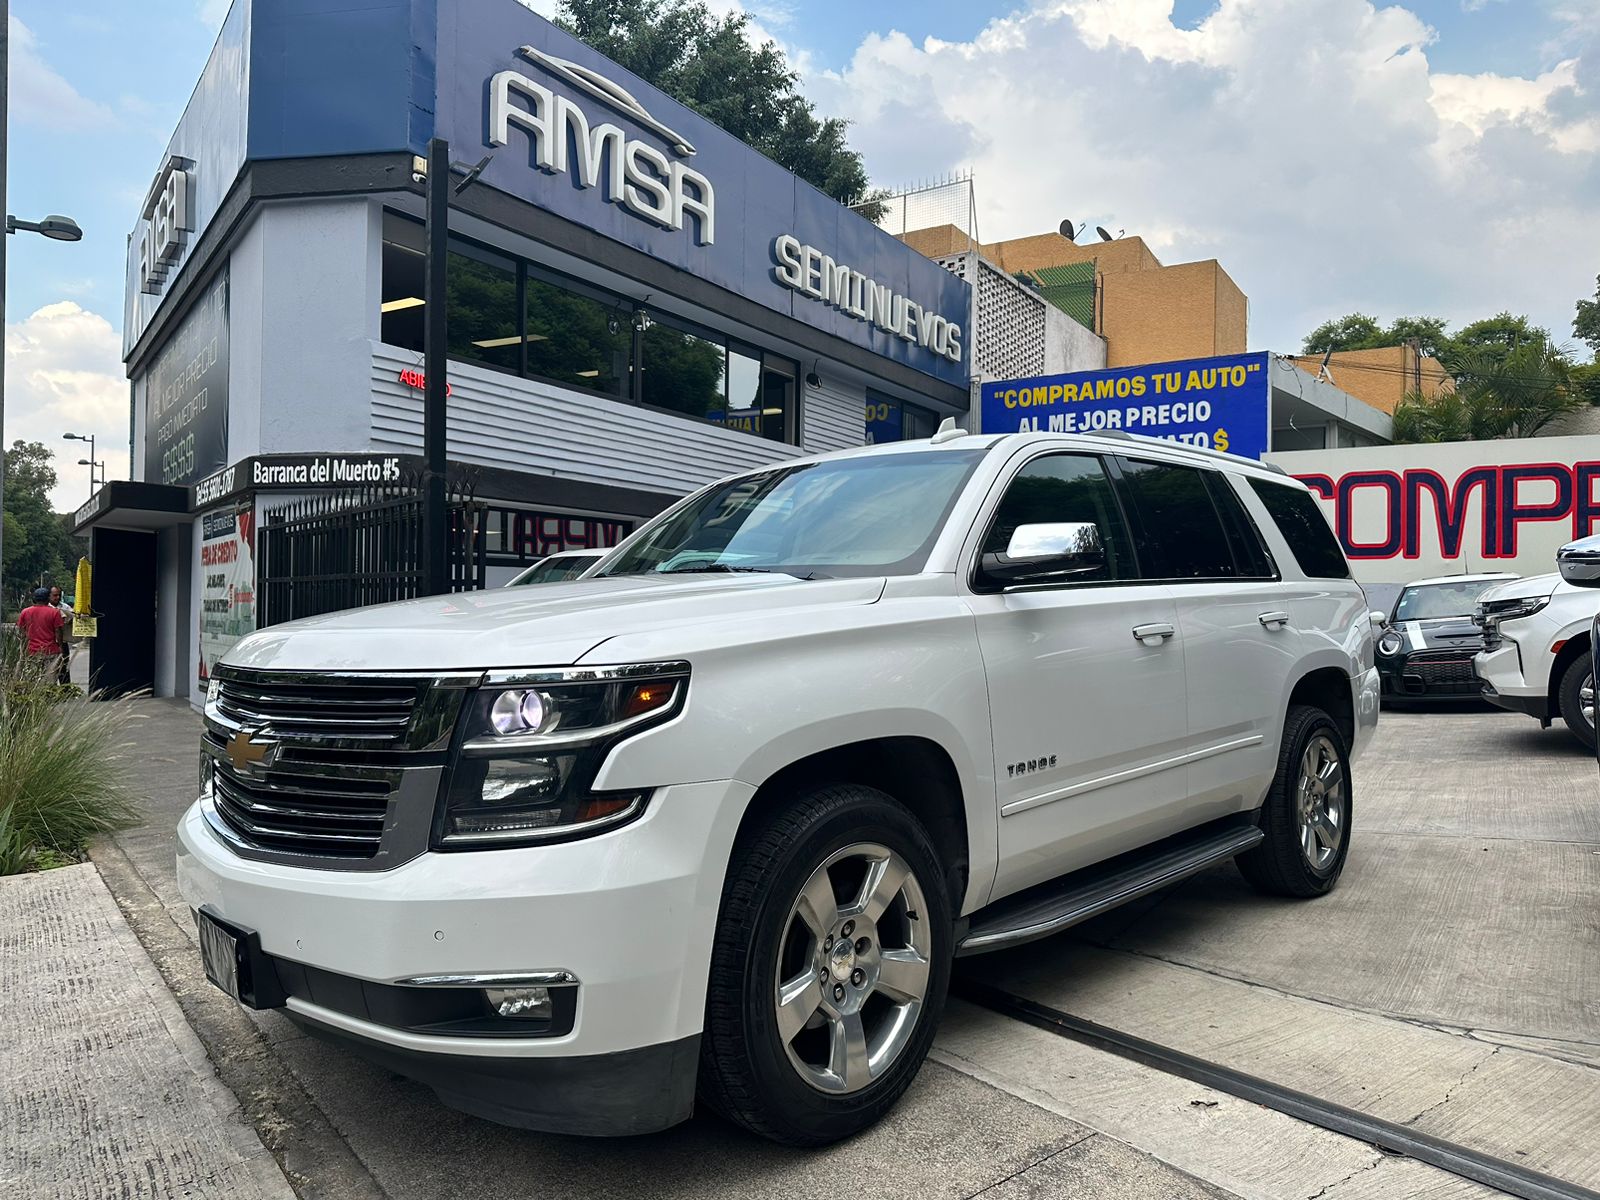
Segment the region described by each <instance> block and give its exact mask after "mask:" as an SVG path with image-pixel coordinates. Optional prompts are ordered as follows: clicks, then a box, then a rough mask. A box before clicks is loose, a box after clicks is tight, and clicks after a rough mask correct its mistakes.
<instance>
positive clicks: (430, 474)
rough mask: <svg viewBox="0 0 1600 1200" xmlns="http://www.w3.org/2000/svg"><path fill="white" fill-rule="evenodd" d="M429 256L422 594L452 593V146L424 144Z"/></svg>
mask: <svg viewBox="0 0 1600 1200" xmlns="http://www.w3.org/2000/svg"><path fill="white" fill-rule="evenodd" d="M425 237H426V239H427V253H426V258H425V263H424V278H423V283H422V299H423V302H424V308H423V313H424V318H423V327H422V328H423V333H422V360H423V365H422V369H423V375H424V383H423V389H422V460H423V469H422V562H423V572H422V583H423V587H422V590H423V594H424V595H428V596H438V595H442V594H443V593H445V592H448V591H449V590H450V571H449V538H450V530H449V514H448V513H447V511H446V507H445V504H446V495H445V471H446V465H445V429H446V421H445V395H446V391H447V389H448V387H449V379H448V377H447V375H446V367H445V346H446V338H447V337H448V330H447V327H446V324H445V302H446V290H445V269H446V264H447V261H448V255H449V245H450V241H449V239H450V144H449V143H448V142H446V141H445V140H444V139H443V138H433V139H431V140H430V141H429V142H428V184H427V225H426V230H425Z"/></svg>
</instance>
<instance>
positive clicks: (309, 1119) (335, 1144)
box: [90, 838, 385, 1200]
mask: <svg viewBox="0 0 1600 1200" xmlns="http://www.w3.org/2000/svg"><path fill="white" fill-rule="evenodd" d="M90 857H91V859H92V861H93V862H94V865H95V869H96V870H98V871H99V872H100V878H101V879H102V880H104V881H105V885H106V888H107V889H108V890H109V891H110V892H111V896H112V899H114V900H115V901H116V904H117V907H118V908H119V909H121V910H122V914H123V916H124V917H126V918H127V921H128V924H129V926H130V927H131V928H132V929H133V932H134V935H135V936H136V937H137V938H138V939H139V942H140V944H141V945H142V946H143V947H144V950H145V953H146V954H148V955H149V956H150V961H151V962H153V963H154V964H155V967H156V970H157V971H158V972H160V975H161V978H162V980H163V981H164V982H165V983H166V986H167V988H168V989H169V990H170V991H171V992H172V995H173V997H174V998H175V999H176V1000H177V1002H178V1007H179V1008H180V1009H182V1011H183V1015H184V1018H185V1019H186V1020H187V1021H188V1022H189V1025H190V1028H192V1029H193V1030H194V1032H195V1035H196V1036H197V1037H198V1038H199V1039H200V1043H201V1045H203V1046H204V1047H205V1051H206V1054H207V1056H208V1057H209V1058H210V1060H211V1065H212V1067H213V1068H214V1069H215V1070H216V1073H217V1076H218V1078H220V1079H221V1080H222V1082H223V1084H225V1085H226V1086H227V1088H228V1090H229V1091H231V1092H232V1093H233V1094H234V1096H235V1098H236V1099H237V1100H238V1103H239V1108H240V1111H241V1112H243V1113H244V1116H245V1118H246V1120H248V1121H249V1122H250V1124H251V1126H252V1127H253V1128H254V1129H255V1131H256V1135H257V1136H258V1137H260V1139H261V1143H262V1145H264V1146H265V1147H266V1148H267V1150H268V1151H269V1152H270V1153H271V1154H272V1157H273V1159H274V1160H275V1161H276V1162H277V1164H278V1166H279V1168H280V1169H281V1170H282V1171H283V1175H284V1178H285V1179H287V1180H288V1181H289V1186H290V1187H291V1188H293V1189H294V1193H295V1195H296V1196H298V1197H299V1198H300V1200H385V1196H384V1191H383V1189H382V1188H381V1187H379V1186H378V1183H377V1181H376V1180H375V1179H374V1178H373V1177H372V1174H371V1173H370V1172H369V1171H368V1170H367V1168H366V1166H365V1165H364V1164H363V1163H362V1162H361V1160H360V1159H359V1158H358V1157H357V1156H356V1153H355V1151H353V1150H352V1149H351V1148H350V1145H349V1143H347V1142H346V1141H345V1139H344V1137H343V1136H342V1135H341V1134H340V1133H339V1131H338V1130H337V1129H335V1128H334V1126H333V1124H332V1122H330V1121H329V1120H328V1118H327V1115H326V1114H325V1113H323V1111H322V1109H321V1108H319V1107H318V1106H317V1104H316V1102H315V1101H314V1100H312V1099H311V1097H310V1095H309V1094H308V1093H307V1092H306V1090H305V1089H304V1088H303V1087H302V1086H301V1085H300V1081H299V1080H298V1079H297V1078H295V1076H294V1073H293V1072H292V1071H290V1070H289V1067H288V1066H287V1064H285V1063H284V1062H283V1060H282V1059H280V1058H279V1057H278V1055H277V1053H276V1052H275V1051H274V1050H273V1048H272V1046H271V1044H270V1043H269V1042H268V1041H267V1038H266V1036H265V1034H263V1033H262V1031H261V1030H260V1029H259V1028H258V1027H257V1026H256V1024H255V1022H254V1021H252V1020H251V1019H250V1017H249V1016H248V1015H247V1014H246V1012H245V1010H244V1009H242V1008H240V1007H239V1006H238V1005H237V1004H235V1003H233V1002H232V1001H231V1000H229V999H228V998H227V997H226V996H224V995H223V994H222V993H221V992H219V991H217V989H216V988H214V987H212V986H211V983H210V982H209V981H208V980H207V979H206V977H205V972H204V971H203V970H202V969H201V966H200V954H199V952H198V950H197V949H196V946H195V943H194V940H193V938H192V937H191V936H190V935H189V934H188V933H186V932H185V931H184V930H183V928H182V927H181V926H179V925H178V923H177V921H176V920H174V918H173V916H172V914H171V913H170V912H169V911H168V910H167V908H166V907H165V906H164V905H163V904H162V903H161V900H160V898H159V897H158V896H157V895H156V893H155V892H154V891H153V890H152V889H151V888H150V886H149V884H147V883H146V882H145V881H144V877H143V876H141V875H140V874H139V872H138V869H137V868H136V867H135V866H134V865H133V862H132V861H131V860H130V859H129V858H128V856H127V855H126V854H125V853H124V852H123V850H122V847H120V846H118V845H117V844H116V843H115V842H113V841H111V840H110V839H105V838H103V839H101V840H99V841H98V842H96V843H95V845H94V847H93V850H92V852H91V856H90Z"/></svg>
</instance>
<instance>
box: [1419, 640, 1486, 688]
mask: <svg viewBox="0 0 1600 1200" xmlns="http://www.w3.org/2000/svg"><path fill="white" fill-rule="evenodd" d="M1405 673H1406V674H1407V675H1415V676H1417V677H1418V678H1420V679H1421V680H1422V682H1423V684H1424V685H1426V687H1427V689H1428V690H1429V691H1437V692H1462V693H1476V692H1477V691H1478V689H1479V686H1480V685H1479V683H1478V677H1477V676H1476V675H1475V674H1474V673H1473V670H1472V656H1471V655H1470V654H1468V653H1466V652H1464V651H1461V650H1424V651H1420V652H1419V653H1416V654H1413V655H1412V656H1411V657H1410V658H1409V659H1407V660H1406V666H1405Z"/></svg>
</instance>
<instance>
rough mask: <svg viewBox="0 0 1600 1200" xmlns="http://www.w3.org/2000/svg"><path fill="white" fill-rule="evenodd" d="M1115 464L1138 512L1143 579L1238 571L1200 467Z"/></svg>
mask: <svg viewBox="0 0 1600 1200" xmlns="http://www.w3.org/2000/svg"><path fill="white" fill-rule="evenodd" d="M1117 466H1118V467H1119V468H1120V469H1121V471H1122V477H1123V479H1124V481H1125V482H1126V484H1127V490H1128V493H1129V495H1130V496H1132V498H1133V507H1134V510H1135V512H1136V513H1137V519H1138V532H1137V534H1136V535H1135V536H1136V539H1137V542H1136V544H1137V545H1138V548H1139V561H1140V563H1141V564H1143V567H1144V577H1145V578H1146V579H1233V578H1236V577H1237V576H1238V574H1239V568H1238V565H1237V564H1236V563H1235V562H1234V560H1233V547H1232V546H1231V545H1229V543H1228V534H1227V531H1226V530H1225V529H1224V528H1223V526H1222V518H1221V516H1219V515H1218V513H1217V506H1216V505H1215V504H1213V503H1212V502H1211V492H1210V490H1209V489H1208V488H1207V487H1206V480H1205V473H1204V472H1203V471H1199V470H1196V469H1195V468H1194V467H1175V466H1172V465H1170V464H1168V463H1153V462H1136V461H1133V460H1131V459H1125V458H1119V459H1118V460H1117Z"/></svg>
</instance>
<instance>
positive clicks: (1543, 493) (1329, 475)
mask: <svg viewBox="0 0 1600 1200" xmlns="http://www.w3.org/2000/svg"><path fill="white" fill-rule="evenodd" d="M1268 461H1270V462H1272V463H1275V464H1277V465H1278V466H1281V467H1282V468H1283V469H1284V470H1286V471H1288V472H1289V473H1290V474H1291V475H1293V476H1294V477H1295V478H1297V479H1299V480H1300V481H1301V482H1303V483H1305V484H1306V486H1307V487H1309V488H1310V489H1311V491H1312V493H1313V494H1314V495H1315V496H1316V497H1317V498H1318V499H1319V500H1320V501H1321V502H1322V507H1323V511H1324V512H1326V513H1327V515H1328V523H1329V524H1330V525H1332V526H1333V529H1334V532H1335V533H1336V534H1337V535H1338V537H1339V541H1340V543H1341V544H1342V545H1343V546H1344V552H1345V555H1346V556H1347V557H1348V558H1349V559H1350V566H1351V569H1352V570H1353V571H1354V572H1355V576H1356V578H1357V579H1359V580H1361V581H1362V582H1363V583H1406V582H1409V581H1410V580H1413V579H1422V578H1426V577H1427V576H1430V575H1450V574H1455V573H1458V572H1469V571H1514V572H1516V573H1517V574H1519V575H1543V574H1547V573H1549V572H1551V571H1554V570H1555V554H1556V550H1557V549H1559V548H1560V547H1561V546H1563V545H1564V544H1566V543H1567V542H1570V541H1572V540H1574V539H1575V538H1580V537H1586V536H1588V535H1589V534H1591V533H1594V532H1596V531H1597V527H1600V436H1591V437H1568V438H1520V439H1514V440H1508V441H1490V442H1444V443H1440V444H1437V445H1424V446H1376V447H1366V448H1363V449H1354V450H1306V451H1295V452H1285V453H1276V454H1271V455H1269V456H1268Z"/></svg>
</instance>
